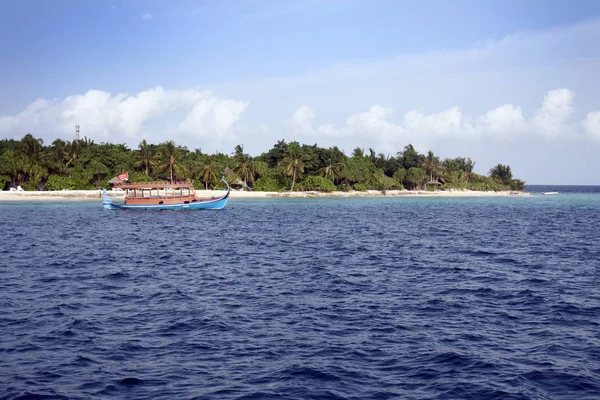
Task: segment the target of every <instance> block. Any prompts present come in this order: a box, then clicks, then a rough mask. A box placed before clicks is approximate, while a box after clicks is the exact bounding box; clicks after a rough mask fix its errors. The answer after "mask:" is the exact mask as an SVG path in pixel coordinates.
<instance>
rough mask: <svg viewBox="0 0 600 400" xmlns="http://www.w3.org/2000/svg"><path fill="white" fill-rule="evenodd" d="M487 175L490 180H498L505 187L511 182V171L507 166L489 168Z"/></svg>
mask: <svg viewBox="0 0 600 400" xmlns="http://www.w3.org/2000/svg"><path fill="white" fill-rule="evenodd" d="M489 174H490V177H491V178H493V179H498V180H499V181H501V182H502V183H503V184H505V185H510V181H511V180H512V171H511V170H510V167H509V166H508V165H502V164H498V165H496V166H495V167H492V168H490V171H489Z"/></svg>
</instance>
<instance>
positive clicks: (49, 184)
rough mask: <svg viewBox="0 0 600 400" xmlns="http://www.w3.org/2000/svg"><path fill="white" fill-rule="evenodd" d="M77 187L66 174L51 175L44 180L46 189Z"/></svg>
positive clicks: (73, 188) (71, 188)
mask: <svg viewBox="0 0 600 400" xmlns="http://www.w3.org/2000/svg"><path fill="white" fill-rule="evenodd" d="M76 187H77V185H76V183H75V181H74V180H73V178H68V177H66V176H60V175H51V176H49V177H48V180H47V181H46V190H63V189H68V190H75V189H76Z"/></svg>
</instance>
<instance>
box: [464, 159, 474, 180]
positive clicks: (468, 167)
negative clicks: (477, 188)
mask: <svg viewBox="0 0 600 400" xmlns="http://www.w3.org/2000/svg"><path fill="white" fill-rule="evenodd" d="M474 167H475V162H474V161H472V160H471V159H470V158H467V162H466V163H465V178H466V180H467V182H469V179H470V178H471V175H473V168H474Z"/></svg>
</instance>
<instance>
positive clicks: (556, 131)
mask: <svg viewBox="0 0 600 400" xmlns="http://www.w3.org/2000/svg"><path fill="white" fill-rule="evenodd" d="M574 98H575V93H573V92H572V91H571V90H569V89H564V88H563V89H555V90H551V91H549V92H548V93H546V97H544V102H543V103H542V107H541V108H540V109H539V110H537V111H536V113H535V116H534V117H533V121H532V123H533V126H534V128H535V129H536V130H537V131H538V132H539V133H541V134H542V135H547V136H550V137H556V136H558V135H560V134H564V133H567V132H570V131H571V128H570V127H568V126H566V125H565V123H566V122H567V120H568V119H569V117H570V116H571V114H573V106H572V105H573V99H574Z"/></svg>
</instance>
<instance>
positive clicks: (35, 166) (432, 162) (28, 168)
mask: <svg viewBox="0 0 600 400" xmlns="http://www.w3.org/2000/svg"><path fill="white" fill-rule="evenodd" d="M474 165H475V162H473V161H472V160H471V159H470V158H465V157H456V158H446V159H444V160H443V161H441V162H440V161H439V159H438V157H436V156H435V155H434V154H433V153H432V152H428V153H427V155H423V154H419V152H417V150H416V149H415V148H414V147H413V146H412V145H410V144H408V145H407V146H405V147H404V148H403V150H402V151H400V152H398V153H397V156H396V157H390V156H389V155H387V156H386V155H384V154H382V153H377V152H376V151H375V149H372V148H370V149H367V151H366V152H365V150H364V149H362V148H355V149H354V151H353V152H352V156H351V157H348V156H346V155H345V154H344V152H343V151H341V150H340V149H339V148H337V147H330V148H322V147H319V146H317V145H316V144H313V145H306V144H302V145H301V144H300V143H298V142H290V143H286V142H285V141H284V140H280V141H278V142H277V143H276V144H275V145H274V146H273V148H272V149H270V150H269V151H268V152H266V153H263V154H260V155H259V156H257V157H251V156H250V155H249V154H246V153H244V148H243V146H242V145H238V146H236V147H235V148H234V149H233V153H230V155H228V154H223V153H216V154H212V155H210V154H204V153H202V151H201V150H200V149H196V150H194V151H192V152H191V151H189V150H188V149H187V148H186V147H182V146H179V145H177V144H175V143H174V142H173V141H167V142H163V143H160V144H151V143H147V142H146V141H145V140H144V141H142V142H141V143H139V145H138V147H137V148H136V149H134V150H131V149H129V148H128V147H127V146H126V145H125V144H112V143H100V144H97V143H94V141H93V140H91V139H88V138H87V137H85V138H84V139H78V140H73V141H65V140H62V139H56V140H54V141H53V142H52V144H51V145H49V146H44V142H43V141H42V140H41V139H39V138H35V137H34V136H33V135H31V134H26V135H25V136H24V137H23V138H22V139H21V140H14V139H4V140H0V177H1V179H0V188H5V187H7V185H11V186H16V185H21V186H23V187H24V188H27V189H37V188H38V187H39V186H42V185H43V184H44V183H45V185H46V188H47V189H48V190H61V189H73V190H76V189H94V188H96V187H106V186H107V181H108V180H109V179H110V178H112V177H114V176H116V175H117V174H120V173H122V172H125V171H128V172H129V176H130V180H131V181H134V182H143V181H150V180H152V181H154V180H165V179H166V180H170V179H171V178H185V179H190V180H192V181H193V182H194V185H195V186H196V187H198V188H200V187H208V186H215V185H218V184H219V179H220V178H221V176H222V175H224V169H225V168H226V167H229V168H230V169H231V170H233V171H234V173H235V176H233V175H232V176H231V177H229V179H230V180H232V179H237V178H239V179H241V180H242V181H246V182H247V184H248V185H250V186H252V187H253V189H254V190H268V191H282V190H285V188H295V186H294V185H296V184H298V185H299V186H300V187H301V188H303V189H306V190H334V187H333V186H332V185H337V189H338V190H351V189H352V188H354V189H357V190H370V189H375V190H392V189H400V188H402V187H406V188H409V189H417V188H422V187H424V186H425V184H426V182H427V181H428V180H430V179H434V180H438V181H439V182H441V183H442V184H443V185H442V186H441V187H440V188H442V189H452V188H454V189H473V190H523V186H524V182H523V181H521V180H519V179H513V176H512V171H511V170H510V167H509V166H507V165H503V164H498V165H497V166H495V167H493V168H492V169H490V171H489V175H490V176H482V175H478V174H476V173H475V172H474V171H473V169H474ZM302 179H303V180H302ZM253 181H254V183H253ZM298 182H300V183H298ZM428 188H435V187H434V186H431V185H429V186H428Z"/></svg>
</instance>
